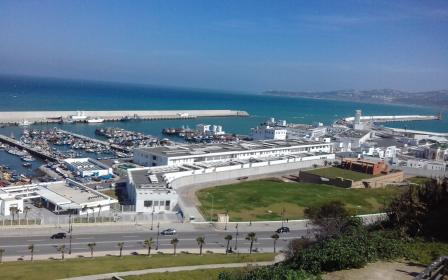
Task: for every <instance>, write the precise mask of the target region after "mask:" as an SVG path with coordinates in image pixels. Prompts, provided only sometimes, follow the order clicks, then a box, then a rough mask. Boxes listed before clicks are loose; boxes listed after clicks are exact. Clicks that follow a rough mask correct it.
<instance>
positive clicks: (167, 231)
mask: <svg viewBox="0 0 448 280" xmlns="http://www.w3.org/2000/svg"><path fill="white" fill-rule="evenodd" d="M176 233H177V232H176V230H175V229H174V228H169V229H165V230H163V231H162V232H161V233H160V234H162V235H175V234H176Z"/></svg>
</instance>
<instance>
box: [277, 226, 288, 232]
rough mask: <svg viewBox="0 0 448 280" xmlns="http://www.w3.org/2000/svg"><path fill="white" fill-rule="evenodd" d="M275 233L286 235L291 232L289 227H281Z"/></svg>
mask: <svg viewBox="0 0 448 280" xmlns="http://www.w3.org/2000/svg"><path fill="white" fill-rule="evenodd" d="M275 232H277V233H285V232H290V230H289V227H279V228H278V229H277V230H276V231H275Z"/></svg>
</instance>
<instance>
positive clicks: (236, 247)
mask: <svg viewBox="0 0 448 280" xmlns="http://www.w3.org/2000/svg"><path fill="white" fill-rule="evenodd" d="M235 229H236V234H235V249H234V250H235V251H236V250H238V224H236V225H235Z"/></svg>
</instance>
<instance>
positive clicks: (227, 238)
mask: <svg viewBox="0 0 448 280" xmlns="http://www.w3.org/2000/svg"><path fill="white" fill-rule="evenodd" d="M232 238H233V236H232V235H231V234H227V235H226V236H225V237H224V239H225V240H226V241H227V246H226V255H227V253H228V252H229V245H230V241H231V240H232Z"/></svg>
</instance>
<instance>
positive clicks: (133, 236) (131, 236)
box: [123, 235, 138, 238]
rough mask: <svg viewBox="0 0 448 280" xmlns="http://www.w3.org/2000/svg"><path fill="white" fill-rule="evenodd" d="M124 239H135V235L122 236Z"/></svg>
mask: <svg viewBox="0 0 448 280" xmlns="http://www.w3.org/2000/svg"><path fill="white" fill-rule="evenodd" d="M123 237H124V238H136V237H138V236H137V235H123Z"/></svg>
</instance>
